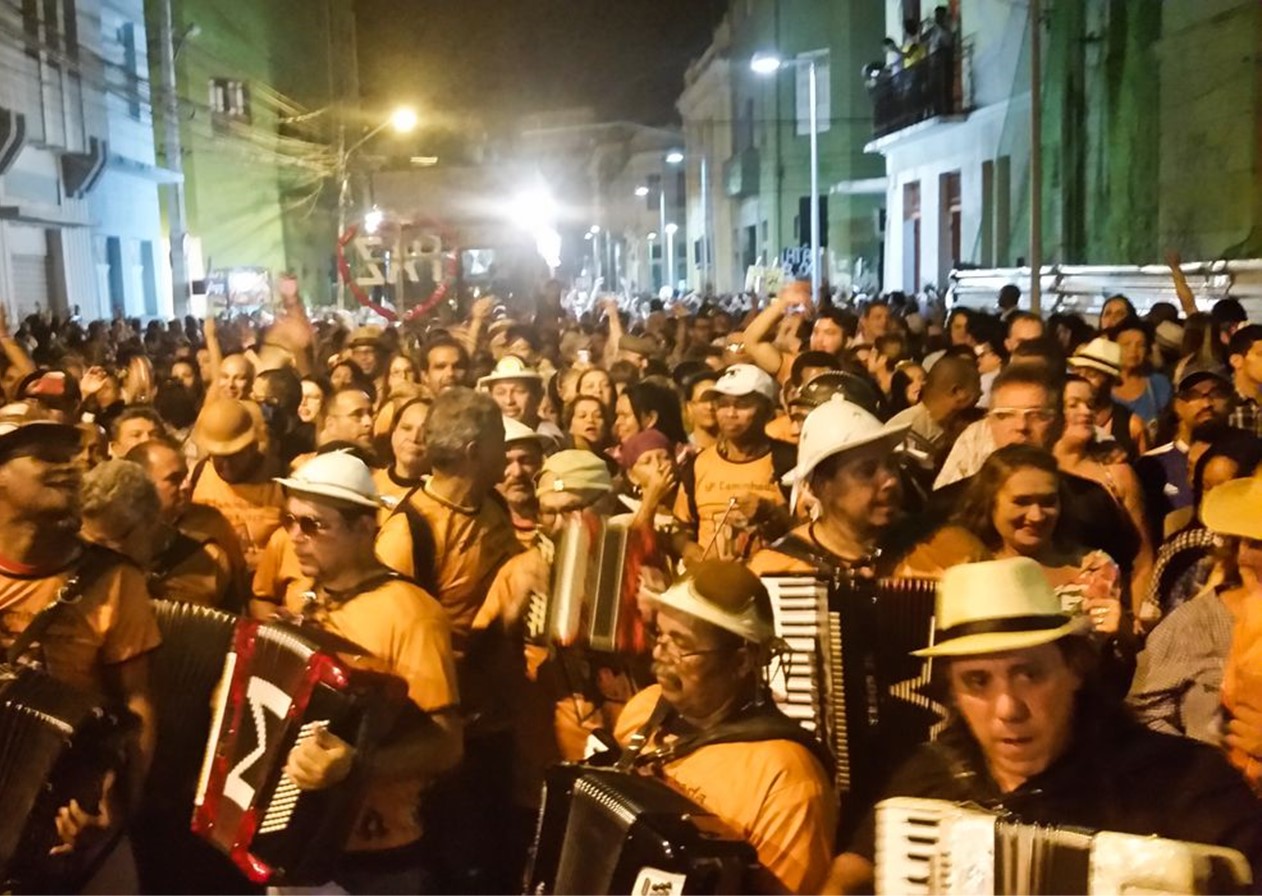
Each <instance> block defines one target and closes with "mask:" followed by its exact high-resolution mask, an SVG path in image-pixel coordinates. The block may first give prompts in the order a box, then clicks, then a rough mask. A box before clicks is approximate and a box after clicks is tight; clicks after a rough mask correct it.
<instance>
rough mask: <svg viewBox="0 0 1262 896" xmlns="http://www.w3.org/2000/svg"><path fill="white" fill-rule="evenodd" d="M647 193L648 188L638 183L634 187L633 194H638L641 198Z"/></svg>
mask: <svg viewBox="0 0 1262 896" xmlns="http://www.w3.org/2000/svg"><path fill="white" fill-rule="evenodd" d="M648 194H649V188H648V187H646V186H643V185H640V186H638V187H636V188H635V195H637V196H639V197H640V198H641V199H643V198H644V197H645V196H647V195H648Z"/></svg>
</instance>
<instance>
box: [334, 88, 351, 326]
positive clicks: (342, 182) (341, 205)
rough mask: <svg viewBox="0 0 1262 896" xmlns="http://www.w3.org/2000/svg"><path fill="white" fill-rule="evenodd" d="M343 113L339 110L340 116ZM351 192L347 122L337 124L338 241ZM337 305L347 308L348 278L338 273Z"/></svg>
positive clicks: (344, 231)
mask: <svg viewBox="0 0 1262 896" xmlns="http://www.w3.org/2000/svg"><path fill="white" fill-rule="evenodd" d="M340 115H341V113H340V112H339V117H340ZM349 193H350V170H349V168H348V166H347V164H346V122H345V121H339V122H338V125H337V241H338V243H341V241H342V235H343V234H344V233H346V201H347V199H348V198H349V197H348V194H349ZM337 307H338V310H340V311H345V310H346V280H345V279H344V278H343V277H342V272H341V271H340V270H339V271H338V273H337Z"/></svg>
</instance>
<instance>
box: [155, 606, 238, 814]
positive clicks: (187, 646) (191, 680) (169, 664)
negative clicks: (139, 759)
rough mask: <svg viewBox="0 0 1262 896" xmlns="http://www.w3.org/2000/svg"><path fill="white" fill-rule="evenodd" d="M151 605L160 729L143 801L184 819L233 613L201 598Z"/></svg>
mask: <svg viewBox="0 0 1262 896" xmlns="http://www.w3.org/2000/svg"><path fill="white" fill-rule="evenodd" d="M150 605H151V606H152V607H153V613H154V616H155V617H156V619H157V621H158V630H159V631H160V632H161V633H162V644H161V645H159V647H158V649H157V650H155V651H154V652H153V654H152V655H151V656H152V659H151V660H150V663H151V665H150V681H151V687H152V690H153V698H154V704H155V707H156V710H157V716H158V731H157V746H156V747H155V749H154V754H153V763H152V765H151V766H150V769H149V778H148V780H147V781H146V795H145V802H146V805H148V806H150V807H155V808H156V807H158V806H160V807H162V808H166V809H169V810H170V811H171V812H172V814H179V815H182V817H183V819H184V820H185V821H187V819H188V818H189V817H190V816H191V815H192V812H193V796H194V792H195V791H196V789H197V778H198V774H199V773H200V771H201V767H202V757H203V756H204V755H205V752H206V741H207V739H208V738H209V737H210V722H211V701H212V700H213V699H214V695H215V688H216V687H217V686H218V685H219V681H220V679H221V678H222V677H223V664H224V658H225V657H226V656H227V655H228V651H229V649H230V648H231V647H232V636H233V633H234V632H235V631H236V626H237V617H236V616H235V615H233V614H232V613H225V612H224V611H223V610H216V609H213V608H211V607H205V606H201V605H200V604H189V603H179V602H176V601H167V600H155V601H151V603H150Z"/></svg>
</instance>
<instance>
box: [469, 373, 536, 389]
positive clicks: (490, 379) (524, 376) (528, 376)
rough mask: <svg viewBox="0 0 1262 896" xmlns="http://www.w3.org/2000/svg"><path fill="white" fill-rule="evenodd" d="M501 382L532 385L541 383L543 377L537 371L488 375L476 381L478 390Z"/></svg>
mask: <svg viewBox="0 0 1262 896" xmlns="http://www.w3.org/2000/svg"><path fill="white" fill-rule="evenodd" d="M502 380H529V381H530V382H534V383H540V384H542V383H543V377H542V376H540V375H539V373H538V372H537V371H531V372H529V373H488V374H487V375H486V376H484V377H480V378H479V379H478V388H479V389H481V388H483V387H484V386H489V385H491V384H493V383H498V382H501V381H502Z"/></svg>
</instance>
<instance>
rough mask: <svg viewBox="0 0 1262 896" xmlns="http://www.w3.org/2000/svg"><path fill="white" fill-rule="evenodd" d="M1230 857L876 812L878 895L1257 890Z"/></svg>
mask: <svg viewBox="0 0 1262 896" xmlns="http://www.w3.org/2000/svg"><path fill="white" fill-rule="evenodd" d="M1251 878H1252V875H1251V872H1250V869H1249V864H1248V862H1247V861H1245V857H1244V856H1243V855H1241V854H1240V853H1239V852H1236V851H1235V850H1233V849H1224V848H1222V847H1217V846H1205V845H1203V844H1200V843H1188V842H1185V841H1182V840H1164V839H1161V838H1159V837H1143V836H1139V835H1137V834H1120V833H1116V832H1111V831H1099V832H1093V831H1088V830H1084V829H1081V828H1069V827H1054V826H1048V825H1032V824H1021V823H1018V822H1014V821H1007V820H1005V819H1003V818H1002V817H1000V816H998V815H994V814H992V813H989V812H984V811H981V810H978V809H974V808H970V807H966V806H961V805H957V804H955V803H950V802H946V801H943V800H924V799H907V798H898V799H891V800H885V801H883V802H881V803H879V804H878V805H877V809H876V892H877V893H908V894H919V893H960V894H964V893H967V894H976V893H1002V894H1009V893H1012V894H1027V893H1028V894H1052V893H1152V894H1158V893H1171V894H1174V893H1227V892H1237V891H1239V890H1241V888H1243V887H1247V886H1248V885H1249V883H1250V882H1251Z"/></svg>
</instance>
